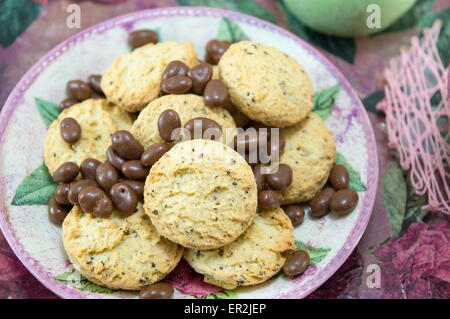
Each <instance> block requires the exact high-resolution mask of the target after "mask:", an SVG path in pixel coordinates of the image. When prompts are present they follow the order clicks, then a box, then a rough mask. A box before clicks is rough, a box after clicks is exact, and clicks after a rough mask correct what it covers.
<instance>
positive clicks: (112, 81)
mask: <svg viewBox="0 0 450 319" xmlns="http://www.w3.org/2000/svg"><path fill="white" fill-rule="evenodd" d="M174 60H179V61H182V62H184V63H185V64H187V65H188V66H189V67H193V66H195V65H196V64H198V59H197V55H196V53H195V48H194V46H193V45H192V44H191V43H187V42H171V41H168V42H163V43H158V44H147V45H144V46H142V47H140V48H137V49H135V50H133V51H132V52H130V53H128V54H126V55H124V56H121V57H118V58H117V59H116V60H115V61H114V62H113V64H112V65H111V66H110V67H109V69H108V70H106V72H105V73H104V74H103V76H102V81H101V87H102V90H103V92H104V93H105V95H106V97H107V99H108V100H110V101H111V102H113V103H115V104H116V105H118V106H120V107H121V108H122V109H124V110H125V111H128V112H137V111H140V110H142V109H143V108H144V106H145V105H147V104H148V103H149V102H150V101H152V100H154V99H156V98H157V97H158V96H159V94H160V92H161V77H162V74H163V72H164V69H165V68H166V66H167V65H168V64H169V63H170V62H172V61H174Z"/></svg>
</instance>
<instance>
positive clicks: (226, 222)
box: [144, 139, 257, 249]
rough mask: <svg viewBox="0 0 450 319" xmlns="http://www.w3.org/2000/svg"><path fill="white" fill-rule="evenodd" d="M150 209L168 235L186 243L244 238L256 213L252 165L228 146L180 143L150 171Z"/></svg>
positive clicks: (210, 245)
mask: <svg viewBox="0 0 450 319" xmlns="http://www.w3.org/2000/svg"><path fill="white" fill-rule="evenodd" d="M144 201H145V205H144V208H145V212H146V213H147V215H149V216H150V218H151V220H152V223H153V225H155V227H156V229H157V231H158V233H160V234H161V235H162V236H164V237H166V238H168V239H170V240H171V241H173V242H176V243H178V244H180V245H182V246H184V247H189V248H193V249H214V248H218V247H221V246H224V245H226V244H228V243H230V242H232V241H233V240H235V239H236V238H237V237H239V236H240V235H241V234H242V233H243V232H244V231H245V230H246V229H247V228H248V227H249V226H250V225H251V223H252V221H253V219H254V218H255V216H256V206H257V190H256V183H255V179H254V176H253V172H252V169H251V167H250V166H249V165H248V164H247V162H246V161H245V160H244V158H243V157H242V156H240V155H239V154H238V153H237V152H235V151H234V150H233V149H231V148H229V147H227V146H225V145H224V144H222V143H220V142H216V141H212V140H202V139H196V140H191V141H187V142H182V143H178V144H176V145H175V146H174V147H173V148H172V149H171V150H169V151H168V152H167V153H165V154H164V155H163V156H162V157H161V158H160V159H159V160H158V162H156V163H155V164H154V165H153V167H152V168H151V170H150V174H149V175H148V177H147V180H146V182H145V188H144Z"/></svg>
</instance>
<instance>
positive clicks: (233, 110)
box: [212, 65, 250, 127]
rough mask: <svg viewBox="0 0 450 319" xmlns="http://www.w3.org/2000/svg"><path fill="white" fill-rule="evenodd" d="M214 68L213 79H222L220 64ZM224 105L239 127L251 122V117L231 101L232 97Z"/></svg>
mask: <svg viewBox="0 0 450 319" xmlns="http://www.w3.org/2000/svg"><path fill="white" fill-rule="evenodd" d="M212 69H213V74H212V79H213V80H219V79H220V77H219V66H218V65H213V66H212ZM223 107H224V108H225V109H226V110H227V111H228V112H230V114H231V116H232V117H233V119H234V122H235V123H236V126H237V127H244V126H245V125H246V124H248V123H249V122H250V119H249V118H248V116H247V115H245V114H244V113H242V112H241V111H240V110H239V109H238V108H237V107H236V105H234V104H233V102H231V99H230V98H228V99H227V101H226V102H225V104H224V105H223Z"/></svg>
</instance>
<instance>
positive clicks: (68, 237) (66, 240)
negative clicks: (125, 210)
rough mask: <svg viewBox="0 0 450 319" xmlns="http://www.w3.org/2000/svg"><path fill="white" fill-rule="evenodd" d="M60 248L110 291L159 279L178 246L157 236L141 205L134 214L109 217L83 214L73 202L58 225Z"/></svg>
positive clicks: (172, 261)
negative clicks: (59, 226) (61, 240)
mask: <svg viewBox="0 0 450 319" xmlns="http://www.w3.org/2000/svg"><path fill="white" fill-rule="evenodd" d="M62 238H63V244H64V248H65V249H66V252H67V255H68V257H69V259H70V261H71V262H72V263H73V265H74V267H75V268H76V269H77V270H78V271H79V272H80V273H81V274H82V275H83V276H85V277H86V278H88V279H89V280H91V281H92V282H95V283H97V284H99V285H102V286H106V287H108V288H111V289H125V290H138V289H140V288H141V287H143V286H145V285H148V284H152V283H154V282H157V281H159V280H161V279H162V278H164V277H165V276H166V275H167V274H168V273H169V272H170V271H172V269H174V268H175V266H176V265H177V264H178V262H179V261H180V259H181V256H182V253H183V248H182V247H180V246H178V245H177V244H175V243H173V242H171V241H169V240H167V239H165V238H163V237H162V236H160V235H159V234H158V233H157V232H156V230H155V227H153V225H152V224H151V222H150V219H149V218H148V216H147V215H145V213H144V210H143V208H142V205H141V204H139V205H138V208H137V212H136V213H134V214H132V215H131V216H128V217H122V216H121V215H120V214H119V213H117V212H113V215H112V217H111V218H99V217H95V216H93V215H91V214H86V213H83V212H82V211H81V209H80V208H78V207H77V206H74V208H72V210H71V211H70V213H69V215H67V217H66V219H65V220H64V223H63V226H62Z"/></svg>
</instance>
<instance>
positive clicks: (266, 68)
mask: <svg viewBox="0 0 450 319" xmlns="http://www.w3.org/2000/svg"><path fill="white" fill-rule="evenodd" d="M219 74H220V78H221V79H222V81H223V82H224V83H225V85H226V86H227V87H228V90H229V93H230V97H231V101H232V102H233V104H234V105H236V106H237V107H238V108H239V109H240V110H241V111H242V112H243V113H244V114H245V115H247V116H248V117H249V118H251V119H252V120H254V121H258V122H261V123H263V124H265V125H268V126H274V127H286V126H290V125H294V124H296V123H298V122H300V121H301V120H302V119H303V118H305V116H306V115H307V114H308V113H309V112H310V111H311V108H312V100H313V96H314V91H313V86H312V83H311V80H310V78H309V76H308V75H307V74H306V72H305V71H304V70H303V68H302V67H301V66H300V65H299V64H298V62H297V61H296V60H294V59H293V58H292V57H290V56H288V55H287V54H286V53H283V52H281V51H279V50H277V49H275V48H272V47H269V46H266V45H263V44H258V43H254V42H250V41H241V42H238V43H235V44H233V45H231V46H230V48H229V49H228V50H227V51H226V52H225V54H224V55H223V56H222V58H221V59H220V62H219Z"/></svg>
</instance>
